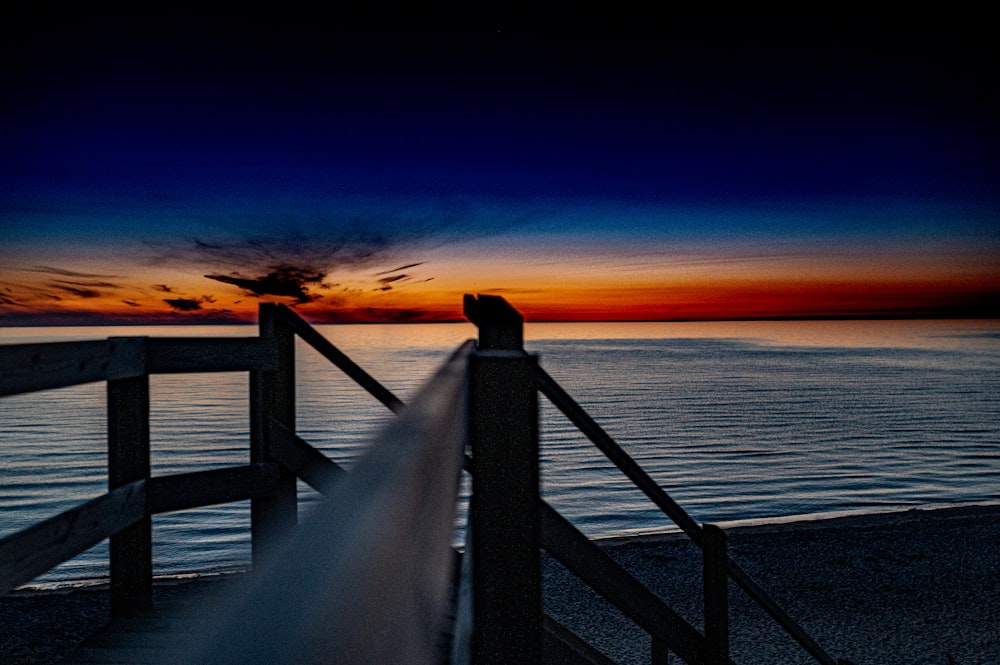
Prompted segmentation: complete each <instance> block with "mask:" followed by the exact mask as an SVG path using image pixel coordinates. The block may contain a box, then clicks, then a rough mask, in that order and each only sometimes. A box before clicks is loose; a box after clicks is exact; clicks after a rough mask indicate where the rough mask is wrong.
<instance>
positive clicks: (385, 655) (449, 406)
mask: <svg viewBox="0 0 1000 665" xmlns="http://www.w3.org/2000/svg"><path fill="white" fill-rule="evenodd" d="M470 350H471V349H470V348H469V347H468V346H466V347H464V348H463V350H462V351H461V352H460V353H459V354H457V355H456V356H455V357H453V358H452V360H451V361H449V363H448V364H447V365H445V367H444V368H442V369H441V370H440V371H439V372H438V374H437V375H436V376H435V377H434V378H433V379H432V381H431V382H430V383H429V384H428V385H427V386H425V387H424V388H423V389H422V390H421V391H420V392H419V393H418V395H417V396H416V397H415V398H414V400H413V401H412V402H411V403H410V405H409V406H408V407H407V408H406V409H405V410H404V411H403V413H402V414H401V416H400V418H399V419H398V420H396V421H395V422H393V423H392V424H390V425H389V426H388V427H387V428H386V429H385V430H384V431H383V433H382V434H381V435H380V436H379V437H378V438H377V439H376V440H375V441H374V443H372V445H371V446H370V448H369V449H368V451H367V452H366V453H365V454H364V455H363V456H362V457H361V458H360V459H359V460H358V461H357V463H356V464H355V465H354V466H353V468H352V470H351V472H350V473H347V474H344V477H343V479H341V480H340V481H339V482H337V483H336V484H335V485H334V486H333V489H332V492H331V493H330V494H329V495H328V497H327V499H326V500H325V501H324V502H323V504H321V506H319V507H317V509H316V510H315V511H314V512H313V513H312V514H311V515H310V516H309V519H308V520H307V521H306V522H305V523H304V524H303V526H302V528H300V529H299V530H298V531H297V532H296V534H295V536H294V537H293V538H292V539H291V540H290V541H289V542H288V543H286V544H285V545H284V546H282V547H280V548H279V549H278V550H277V551H276V552H274V556H273V558H272V559H271V560H270V561H269V562H268V563H266V564H264V565H263V566H262V567H261V568H260V569H259V570H258V572H257V573H255V575H254V576H253V578H252V579H251V580H250V581H249V583H248V587H247V588H246V589H244V590H243V591H242V592H241V593H237V594H235V597H234V598H233V599H232V600H231V603H230V604H228V605H227V606H226V607H225V608H224V609H223V610H222V611H221V612H217V613H216V618H215V622H214V629H213V631H212V633H213V635H214V637H213V639H212V640H210V641H209V643H207V644H206V645H204V648H203V649H200V650H198V652H197V653H192V654H189V655H188V656H185V658H184V659H183V662H187V663H218V664H220V665H225V664H227V663H240V664H244V663H247V664H252V663H274V662H344V663H380V662H386V663H388V662H399V663H402V662H405V663H417V664H419V663H430V662H433V659H434V658H435V657H436V655H435V651H436V649H437V645H436V642H437V639H438V636H439V631H440V629H441V623H440V622H441V618H442V616H441V613H442V609H443V608H444V607H445V602H444V601H445V599H446V597H447V594H448V586H449V579H450V575H451V570H452V565H453V564H452V552H451V548H450V547H449V541H450V539H451V534H452V527H453V518H454V511H455V499H456V496H457V492H458V481H459V473H460V470H461V465H462V450H463V447H464V445H465V441H466V431H465V429H466V428H465V422H466V418H465V413H466V396H465V393H466V391H465V385H466V377H465V365H466V362H467V356H468V354H469V352H470ZM289 564H292V565H289Z"/></svg>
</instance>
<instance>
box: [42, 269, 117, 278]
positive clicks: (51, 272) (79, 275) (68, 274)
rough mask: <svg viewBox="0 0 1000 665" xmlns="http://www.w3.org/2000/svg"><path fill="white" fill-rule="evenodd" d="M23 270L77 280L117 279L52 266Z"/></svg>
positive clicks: (114, 276)
mask: <svg viewBox="0 0 1000 665" xmlns="http://www.w3.org/2000/svg"><path fill="white" fill-rule="evenodd" d="M25 270H26V271H28V272H40V273H44V274H46V275H58V276H60V277H77V278H79V279H115V278H116V277H118V275H101V274H97V273H87V272H76V271H75V270H65V269H63V268H54V267H52V266H35V267H33V268H25Z"/></svg>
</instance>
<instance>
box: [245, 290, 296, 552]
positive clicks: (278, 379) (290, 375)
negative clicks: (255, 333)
mask: <svg viewBox="0 0 1000 665" xmlns="http://www.w3.org/2000/svg"><path fill="white" fill-rule="evenodd" d="M260 338H261V341H262V343H264V344H266V345H268V346H270V347H271V349H272V352H273V353H274V354H275V357H276V358H277V361H278V362H277V364H276V365H275V366H274V367H273V368H272V369H268V370H254V371H252V372H251V373H250V391H251V399H250V418H251V428H250V462H251V464H256V463H260V462H272V461H274V458H273V454H272V452H271V448H272V445H271V432H272V430H271V427H270V426H269V425H268V421H269V420H270V419H272V418H274V419H276V420H278V422H280V423H282V424H283V425H284V426H285V427H287V428H288V429H289V430H291V431H292V432H294V431H295V338H294V335H293V333H292V331H291V329H290V328H288V327H287V326H285V325H283V324H282V320H281V318H280V317H279V316H278V314H277V306H276V305H274V304H273V303H263V304H261V306H260ZM296 482H297V481H296V478H295V475H294V474H293V473H292V472H291V471H288V470H287V469H284V468H279V469H278V478H277V486H276V487H275V490H274V492H273V493H271V494H270V495H269V496H263V497H255V498H254V499H252V500H251V502H250V531H251V542H252V553H253V554H252V556H253V562H254V564H255V565H256V564H259V563H261V562H262V561H263V560H264V558H265V557H266V556H267V553H268V551H269V550H270V549H271V548H273V547H275V546H276V545H277V544H278V543H279V542H280V541H281V540H282V539H283V538H285V537H286V536H287V535H288V534H290V533H291V532H292V531H293V530H294V529H295V527H296V526H297V523H298V499H297V491H298V490H297V486H296Z"/></svg>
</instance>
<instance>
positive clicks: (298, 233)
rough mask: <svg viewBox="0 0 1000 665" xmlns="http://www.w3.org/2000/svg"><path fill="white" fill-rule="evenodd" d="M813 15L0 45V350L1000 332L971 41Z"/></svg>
mask: <svg viewBox="0 0 1000 665" xmlns="http://www.w3.org/2000/svg"><path fill="white" fill-rule="evenodd" d="M261 11H263V10H261ZM43 18H44V19H45V20H42V19H43ZM467 18H468V17H467ZM597 18H600V17H597ZM786 19H787V17H786ZM828 19H829V17H827V19H823V20H820V19H811V20H801V21H798V22H795V21H794V20H792V23H781V24H778V23H774V22H769V21H766V20H763V19H758V20H753V21H748V20H744V19H741V18H739V17H737V18H729V19H726V20H721V19H719V18H704V17H702V18H700V19H693V18H690V17H677V16H674V17H666V18H656V19H654V18H653V17H652V16H650V17H645V18H644V17H641V16H640V17H635V19H634V20H633V21H632V24H631V25H627V26H626V25H623V24H619V23H617V22H602V21H600V20H594V21H588V22H580V23H568V22H551V23H549V22H547V23H546V24H545V25H542V24H541V23H540V22H539V23H531V22H525V21H524V20H523V18H521V17H514V16H509V15H500V14H498V15H497V16H494V17H489V18H476V19H472V18H468V20H464V19H463V17H458V18H457V19H456V22H455V26H456V27H454V28H448V29H446V28H444V27H442V26H441V25H437V26H435V27H433V28H427V27H425V26H424V25H423V24H416V23H414V24H410V23H408V22H407V21H405V20H403V19H399V20H395V21H392V22H390V23H381V24H380V23H374V22H371V21H368V22H365V23H364V24H355V23H351V22H345V21H340V20H338V19H332V18H320V17H318V16H317V17H308V16H300V17H289V16H269V15H265V14H260V15H256V16H247V15H245V14H241V15H240V16H231V17H225V18H206V17H204V16H201V17H191V16H176V15H161V16H157V17H154V18H148V17H139V16H135V17H128V16H122V15H120V14H115V15H113V16H112V15H110V14H108V15H94V14H87V15H82V14H81V15H79V16H67V15H60V16H59V17H38V18H36V19H30V18H29V19H24V21H23V23H18V22H17V21H16V20H13V19H11V21H10V22H9V23H8V24H7V25H6V26H5V27H4V28H3V31H4V35H3V36H4V42H5V43H4V46H3V47H2V48H3V65H2V68H3V69H2V82H0V85H2V89H0V99H2V100H3V101H2V105H0V248H2V249H0V325H7V326H13V325H81V324H96V323H170V322H175V323H184V322H192V323H194V322H197V323H205V322H238V321H254V320H255V319H256V312H257V306H258V304H259V303H260V302H261V301H262V300H276V301H280V302H284V303H287V304H289V305H291V306H294V307H295V309H296V310H297V311H299V312H300V313H301V314H302V315H303V316H304V317H305V318H307V319H309V320H311V321H315V322H337V321H436V320H455V319H459V318H460V317H461V302H462V298H461V296H462V294H463V293H496V294H502V295H505V296H506V297H507V298H508V299H509V300H510V301H511V302H512V303H513V304H514V305H515V306H516V307H518V309H520V310H521V311H522V312H523V313H524V314H525V315H526V317H527V318H528V319H529V320H633V319H641V320H658V319H700V318H705V319H727V318H753V317H817V316H819V317H825V316H833V317H854V316H914V317H924V316H994V317H995V316H998V315H1000V205H998V191H997V183H998V177H997V176H998V172H997V166H998V159H997V158H998V147H1000V133H998V119H1000V105H998V104H997V78H996V75H995V74H996V67H995V64H994V63H995V62H997V61H998V60H1000V58H998V56H997V53H996V46H995V42H996V40H995V38H994V37H993V36H992V35H991V34H990V32H989V30H988V26H989V25H990V23H989V22H988V21H987V20H986V19H985V18H984V17H975V16H966V17H956V16H950V17H948V18H946V19H944V18H941V17H930V16H928V17H924V18H922V19H921V18H919V17H918V18H916V19H912V22H907V23H899V22H877V21H873V22H870V23H865V22H863V21H872V19H870V18H865V17H860V16H857V17H846V16H842V17H839V18H838V19H837V20H832V19H829V20H828ZM789 20H791V19H789Z"/></svg>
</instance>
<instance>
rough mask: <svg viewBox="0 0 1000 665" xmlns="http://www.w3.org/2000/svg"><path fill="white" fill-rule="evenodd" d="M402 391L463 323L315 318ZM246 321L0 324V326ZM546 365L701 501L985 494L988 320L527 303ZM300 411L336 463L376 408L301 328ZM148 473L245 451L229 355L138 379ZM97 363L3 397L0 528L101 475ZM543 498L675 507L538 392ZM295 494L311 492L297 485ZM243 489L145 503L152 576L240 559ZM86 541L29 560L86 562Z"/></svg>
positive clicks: (996, 463)
mask: <svg viewBox="0 0 1000 665" xmlns="http://www.w3.org/2000/svg"><path fill="white" fill-rule="evenodd" d="M320 330H321V331H322V332H323V333H324V334H325V335H326V336H327V337H328V338H329V339H330V340H331V341H333V342H334V344H336V345H337V346H338V347H339V348H341V349H342V350H343V351H345V352H347V353H348V354H349V355H350V356H351V357H352V358H354V359H355V360H356V361H357V362H358V363H359V364H361V365H362V366H363V367H365V368H366V369H368V370H369V372H370V373H371V374H373V375H374V376H375V377H376V378H377V379H379V380H380V381H382V382H383V383H384V384H385V385H386V386H387V387H389V388H390V389H391V390H393V391H394V392H396V394H397V395H399V396H400V397H402V398H403V399H404V400H405V399H406V398H407V397H409V396H410V395H412V394H413V393H414V392H415V390H416V389H417V388H418V387H419V385H420V384H421V383H422V382H423V381H424V380H425V379H426V378H427V376H428V375H429V374H430V372H432V371H433V370H434V369H435V368H436V367H437V366H438V365H439V364H440V363H441V362H443V361H444V359H445V358H446V357H447V355H448V353H449V352H450V351H451V350H453V349H454V348H455V347H456V346H457V345H458V344H459V343H460V342H461V341H463V340H464V339H466V338H469V337H474V336H475V329H474V328H473V327H472V326H471V325H468V324H454V325H406V326H399V325H396V326H380V325H363V326H321V327H320ZM255 334H256V330H255V328H253V327H244V326H232V327H220V326H213V327H181V328H178V327H158V328H152V327H135V328H120V327H118V328H74V329H69V328H32V329H27V328H20V329H18V328H7V329H2V328H0V343H18V342H34V341H57V340H81V339H100V338H104V337H108V336H121V335H149V336H160V335H171V336H177V335H191V336H199V335H213V336H219V335H233V336H252V335H255ZM526 336H527V342H526V346H527V348H528V349H529V350H531V351H533V352H536V353H538V355H539V357H540V362H541V364H542V366H543V367H545V368H546V370H547V371H548V372H549V373H550V374H551V375H552V376H553V377H554V378H555V379H556V380H557V381H559V382H560V383H561V384H562V385H563V387H564V388H565V389H566V390H567V391H568V392H569V393H570V394H571V395H573V396H574V397H575V398H576V399H577V401H578V402H580V403H581V404H582V405H583V406H584V407H585V408H586V409H587V410H588V411H589V412H590V414H591V415H592V416H594V418H595V419H596V420H597V421H598V422H599V423H600V424H602V426H603V427H604V428H605V430H607V431H608V433H609V434H611V435H612V436H613V437H614V438H615V439H617V440H618V441H619V442H620V443H621V444H622V445H623V446H624V447H625V448H626V449H627V450H628V452H629V453H630V454H631V455H632V456H633V457H635V458H636V459H637V460H638V461H639V462H640V464H642V465H643V466H644V468H645V469H646V470H647V471H648V472H649V473H650V474H651V475H652V476H653V477H654V478H655V479H656V480H657V481H658V482H659V483H660V484H661V485H662V486H663V487H664V488H665V489H666V490H667V491H668V492H669V493H670V494H671V496H673V498H674V499H675V500H677V501H678V502H679V503H680V504H681V505H682V506H683V507H684V508H685V509H687V510H688V512H689V513H691V515H692V516H693V517H694V518H695V519H696V520H697V521H699V522H722V523H725V522H730V521H742V520H758V519H771V518H784V517H791V516H804V515H809V516H813V515H826V514H832V513H837V512H843V511H862V512H864V511H868V512H871V511H882V510H894V509H901V508H907V507H915V506H924V505H945V504H952V503H962V502H987V501H997V500H1000V322H997V321H948V322H942V321H879V322H741V323H652V324H641V323H632V324H626V323H622V324H529V325H528V326H527V329H526ZM297 366H298V367H297V371H298V395H299V402H298V407H297V408H298V413H297V418H298V430H299V433H300V435H301V436H303V437H304V438H305V439H306V440H308V441H310V442H312V443H313V444H314V445H316V446H317V447H319V448H320V449H321V450H323V451H324V452H326V453H327V454H328V455H330V456H331V457H332V458H333V459H334V460H336V461H338V462H341V463H344V464H347V465H348V466H349V465H350V463H351V461H352V460H353V459H354V458H355V457H356V456H357V454H358V453H359V451H360V450H362V449H363V445H364V443H365V441H367V440H368V439H369V438H370V437H371V435H372V433H373V432H374V431H376V430H377V428H378V427H379V426H380V425H381V424H383V423H385V422H387V421H388V420H389V419H390V418H391V417H392V416H391V414H389V412H388V411H387V410H386V409H385V408H384V407H382V406H381V405H380V404H378V403H377V402H375V401H374V400H373V399H372V398H371V397H369V396H368V395H367V393H365V392H363V391H362V390H361V389H359V388H357V387H356V386H354V385H353V384H352V383H351V382H350V381H349V380H348V379H347V378H346V377H345V376H343V375H342V374H341V373H340V372H339V370H337V369H336V368H334V367H332V366H330V365H329V364H328V363H327V362H326V361H325V360H324V359H322V358H321V357H320V356H319V355H318V354H316V353H315V352H313V351H312V350H311V349H309V348H308V347H305V346H304V345H302V346H299V347H298V350H297ZM151 392H152V407H151V409H152V410H151V427H152V456H153V457H152V463H153V473H154V475H155V474H168V473H177V472H183V471H190V470H200V469H205V468H210V467H220V466H227V465H233V464H242V463H245V462H246V461H247V459H248V447H247V446H248V437H249V433H248V404H247V392H248V385H247V376H246V375H245V374H241V373H225V374H198V375H166V376H154V377H152V378H151ZM104 400H105V391H104V384H89V385H83V386H75V387H72V388H65V389H60V390H52V391H47V392H43V393H36V394H33V395H19V396H12V397H5V398H0V537H2V536H5V535H8V534H10V533H14V532H16V531H18V530H20V529H22V528H24V527H25V526H28V525H30V524H32V523H34V522H37V521H39V520H41V519H44V518H46V517H50V516H52V515H55V514H57V513H58V512H60V511H62V510H65V509H66V508H69V507H71V506H72V505H74V504H76V503H79V502H81V501H83V500H87V499H90V498H93V497H94V496H97V495H99V494H100V493H102V492H103V491H105V488H106V476H105V464H106V452H105V445H106V444H105V437H106V423H105V417H106V412H105V404H104ZM541 419H542V460H541V465H542V483H543V492H544V495H545V497H546V499H547V500H548V501H549V502H550V503H552V504H553V505H554V506H555V507H556V508H558V509H559V510H561V511H562V512H563V513H564V514H565V515H566V516H567V517H568V518H570V519H571V520H572V521H573V522H574V523H575V524H577V525H578V526H579V527H580V528H581V529H582V530H583V531H584V532H585V533H587V534H588V535H591V536H610V535H623V534H630V533H639V532H653V531H662V530H669V529H670V528H672V526H673V525H672V524H671V523H670V522H669V521H668V520H667V519H666V518H665V517H663V516H662V515H661V514H659V513H658V512H657V511H656V510H655V509H654V508H653V507H652V506H651V504H649V502H648V501H647V500H645V498H644V496H643V495H642V494H641V493H640V492H639V491H638V490H636V489H635V488H634V487H632V486H631V485H630V483H629V482H628V481H627V480H625V479H624V477H623V476H621V474H620V473H618V472H617V471H616V470H615V469H614V468H613V467H612V465H611V464H610V463H609V462H607V461H606V460H605V459H604V458H603V457H602V456H601V454H600V453H599V452H598V451H597V450H596V449H595V448H594V447H593V446H592V445H591V444H590V443H589V442H588V441H587V440H586V439H585V437H583V436H582V435H581V434H579V433H578V432H577V431H576V430H574V429H573V428H572V426H571V425H570V424H569V423H568V421H566V420H565V419H564V418H563V417H562V416H561V414H560V413H559V412H558V411H557V410H556V409H555V408H554V407H552V406H551V405H550V404H548V403H547V402H546V401H545V400H544V398H542V408H541ZM302 490H303V491H302V502H303V503H304V504H305V506H304V510H308V507H309V505H310V504H312V503H314V502H315V501H316V495H315V494H314V493H312V492H311V490H308V488H306V487H305V486H302ZM249 557H250V548H249V502H241V503H235V504H228V505H224V506H218V507H213V508H205V509H200V510H192V511H185V512H181V513H174V514H167V515H159V516H156V517H155V518H154V569H155V572H156V574H158V575H181V574H189V573H209V572H219V571H224V570H229V569H235V568H240V567H243V566H245V565H246V564H247V563H248V562H249ZM106 575H107V545H106V543H105V544H102V545H100V546H98V547H95V548H94V549H92V550H90V551H89V552H87V553H86V554H84V555H82V556H80V557H77V558H76V559H74V560H72V561H69V562H67V563H65V564H63V565H61V566H59V567H58V568H56V569H54V570H53V571H51V572H50V573H48V574H46V575H45V576H43V577H41V578H39V579H38V580H36V582H35V584H40V585H46V584H48V585H51V584H60V583H65V582H67V581H79V580H89V579H97V578H103V577H106Z"/></svg>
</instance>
